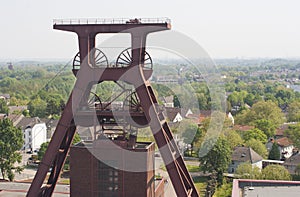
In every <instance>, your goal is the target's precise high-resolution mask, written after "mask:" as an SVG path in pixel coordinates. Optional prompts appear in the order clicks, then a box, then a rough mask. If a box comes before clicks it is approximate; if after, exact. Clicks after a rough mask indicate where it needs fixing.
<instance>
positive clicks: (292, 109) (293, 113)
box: [287, 101, 300, 122]
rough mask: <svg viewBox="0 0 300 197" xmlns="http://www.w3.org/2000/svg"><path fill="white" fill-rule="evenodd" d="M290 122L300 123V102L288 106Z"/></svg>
mask: <svg viewBox="0 0 300 197" xmlns="http://www.w3.org/2000/svg"><path fill="white" fill-rule="evenodd" d="M287 118H288V121H289V122H300V101H294V102H292V103H291V104H289V106H288V115H287Z"/></svg>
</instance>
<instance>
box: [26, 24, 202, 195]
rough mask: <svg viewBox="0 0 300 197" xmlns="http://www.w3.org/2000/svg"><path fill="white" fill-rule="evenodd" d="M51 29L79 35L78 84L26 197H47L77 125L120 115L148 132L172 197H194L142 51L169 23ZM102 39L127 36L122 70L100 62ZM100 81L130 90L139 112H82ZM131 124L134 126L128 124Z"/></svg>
mask: <svg viewBox="0 0 300 197" xmlns="http://www.w3.org/2000/svg"><path fill="white" fill-rule="evenodd" d="M53 28H54V29H58V30H63V31H69V32H75V33H76V34H77V35H78V41H79V53H78V54H77V55H76V57H75V59H74V62H73V73H74V74H75V75H76V78H77V80H76V83H75V87H74V89H73V90H72V93H71V95H70V97H69V99H68V101H67V103H66V106H65V108H64V111H63V113H62V116H61V118H60V120H59V123H58V125H57V128H56V130H55V132H54V134H53V136H52V139H51V142H50V144H49V146H48V149H47V151H46V153H45V156H44V158H43V159H42V162H41V164H40V165H39V169H38V171H37V173H36V175H35V177H34V180H33V182H32V184H31V186H30V188H29V191H28V194H27V196H28V197H37V196H51V195H52V193H53V190H54V188H55V185H56V182H57V180H58V178H59V175H60V172H61V169H62V166H63V165H64V162H65V160H66V156H67V154H68V151H69V148H70V145H71V143H72V140H73V137H74V134H75V132H76V127H77V126H78V125H80V124H83V125H85V126H87V125H89V126H91V125H92V124H93V121H94V116H95V115H96V118H97V119H98V120H99V121H100V122H101V121H102V122H103V120H104V119H105V120H106V119H109V118H114V116H118V113H121V115H120V116H124V114H125V116H126V115H127V116H131V119H133V120H134V121H135V122H137V123H139V124H142V125H149V126H150V128H151V130H152V133H153V135H154V138H155V141H156V143H157V146H158V148H159V149H160V152H161V156H162V158H163V161H164V163H165V165H166V169H167V171H168V174H169V176H170V179H171V181H172V184H173V186H174V189H175V192H176V194H177V196H180V197H185V196H191V197H196V196H199V195H198V193H197V191H196V188H195V185H194V183H193V180H192V178H191V176H190V174H189V172H188V170H187V168H186V166H185V163H184V161H183V158H182V156H181V155H180V153H179V150H178V147H177V145H176V143H175V141H174V138H173V135H172V133H171V130H170V128H169V126H168V124H167V122H166V120H165V118H164V116H163V115H162V113H161V110H160V109H159V106H158V102H157V99H156V97H155V95H154V92H153V89H152V87H151V85H150V83H149V81H148V79H149V78H150V76H151V74H152V68H148V67H147V66H146V61H149V58H150V56H149V57H148V54H147V52H146V51H145V49H146V37H147V35H148V34H149V33H152V32H158V31H164V30H169V29H170V28H171V24H170V21H169V20H168V19H131V20H123V19H95V20H68V21H64V20H56V21H54V25H53ZM105 33H128V34H130V35H131V48H130V49H129V50H130V52H131V56H130V58H131V59H130V61H129V63H128V64H127V65H126V64H125V65H119V66H118V62H117V63H116V65H115V66H113V67H109V66H108V64H107V60H106V59H105V58H106V57H104V58H102V56H105V55H104V54H102V52H101V51H100V52H99V51H98V50H97V49H95V38H96V35H97V34H105ZM99 54H100V55H99ZM99 56H100V57H101V58H99ZM80 57H85V58H80ZM97 58H98V59H97ZM125 58H126V57H125ZM125 58H123V59H125ZM150 60H151V58H150ZM151 61H152V60H151ZM120 64H122V63H120ZM97 65H98V66H97ZM99 65H100V66H99ZM103 65H104V66H103ZM103 81H114V82H117V81H122V82H125V83H127V84H131V85H133V87H134V89H135V91H136V96H137V97H138V100H139V108H140V109H139V110H137V109H135V110H130V109H129V112H126V113H125V112H122V111H120V112H118V113H117V112H114V113H112V112H111V111H108V110H103V106H102V107H100V108H97V109H96V110H95V111H89V110H86V109H87V108H88V97H89V95H90V91H91V88H92V86H93V85H95V84H99V83H101V82H103ZM81 109H85V110H81ZM122 113H123V114H122ZM129 119H130V118H129ZM129 119H128V121H129ZM77 120H79V121H77ZM80 120H83V121H82V122H81V121H80ZM129 122H130V121H129ZM130 124H133V123H132V121H131V122H130ZM133 141H134V140H133ZM50 168H52V171H51V173H50V176H49V178H48V180H47V184H46V185H43V183H44V181H45V178H46V175H47V172H48V171H49V169H50Z"/></svg>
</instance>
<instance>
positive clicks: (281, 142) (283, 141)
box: [276, 137, 293, 147]
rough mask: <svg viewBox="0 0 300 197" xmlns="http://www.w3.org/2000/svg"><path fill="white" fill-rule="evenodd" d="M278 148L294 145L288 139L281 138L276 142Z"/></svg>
mask: <svg viewBox="0 0 300 197" xmlns="http://www.w3.org/2000/svg"><path fill="white" fill-rule="evenodd" d="M276 142H277V144H278V146H285V147H286V146H290V145H293V143H292V142H291V140H290V139H289V138H287V137H283V138H279V139H277V140H276Z"/></svg>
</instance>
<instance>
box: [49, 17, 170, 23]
mask: <svg viewBox="0 0 300 197" xmlns="http://www.w3.org/2000/svg"><path fill="white" fill-rule="evenodd" d="M147 23H171V20H170V19H169V18H133V19H130V18H87V19H54V20H53V24H54V25H76V24H83V25H84V24H147Z"/></svg>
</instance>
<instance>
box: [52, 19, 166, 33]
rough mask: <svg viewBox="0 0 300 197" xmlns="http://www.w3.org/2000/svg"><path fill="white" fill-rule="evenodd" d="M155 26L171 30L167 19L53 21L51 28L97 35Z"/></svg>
mask: <svg viewBox="0 0 300 197" xmlns="http://www.w3.org/2000/svg"><path fill="white" fill-rule="evenodd" d="M143 26H148V27H149V26H154V27H155V26H156V27H160V28H161V27H162V28H163V29H171V20H170V19H168V18H133V19H130V18H89V19H54V20H53V28H54V29H60V30H65V31H73V32H77V31H78V30H79V29H81V28H83V27H84V28H86V29H89V28H91V30H92V29H93V30H92V31H93V32H94V31H97V32H99V33H114V32H116V33H117V32H120V31H123V30H126V29H129V28H135V27H143Z"/></svg>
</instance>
